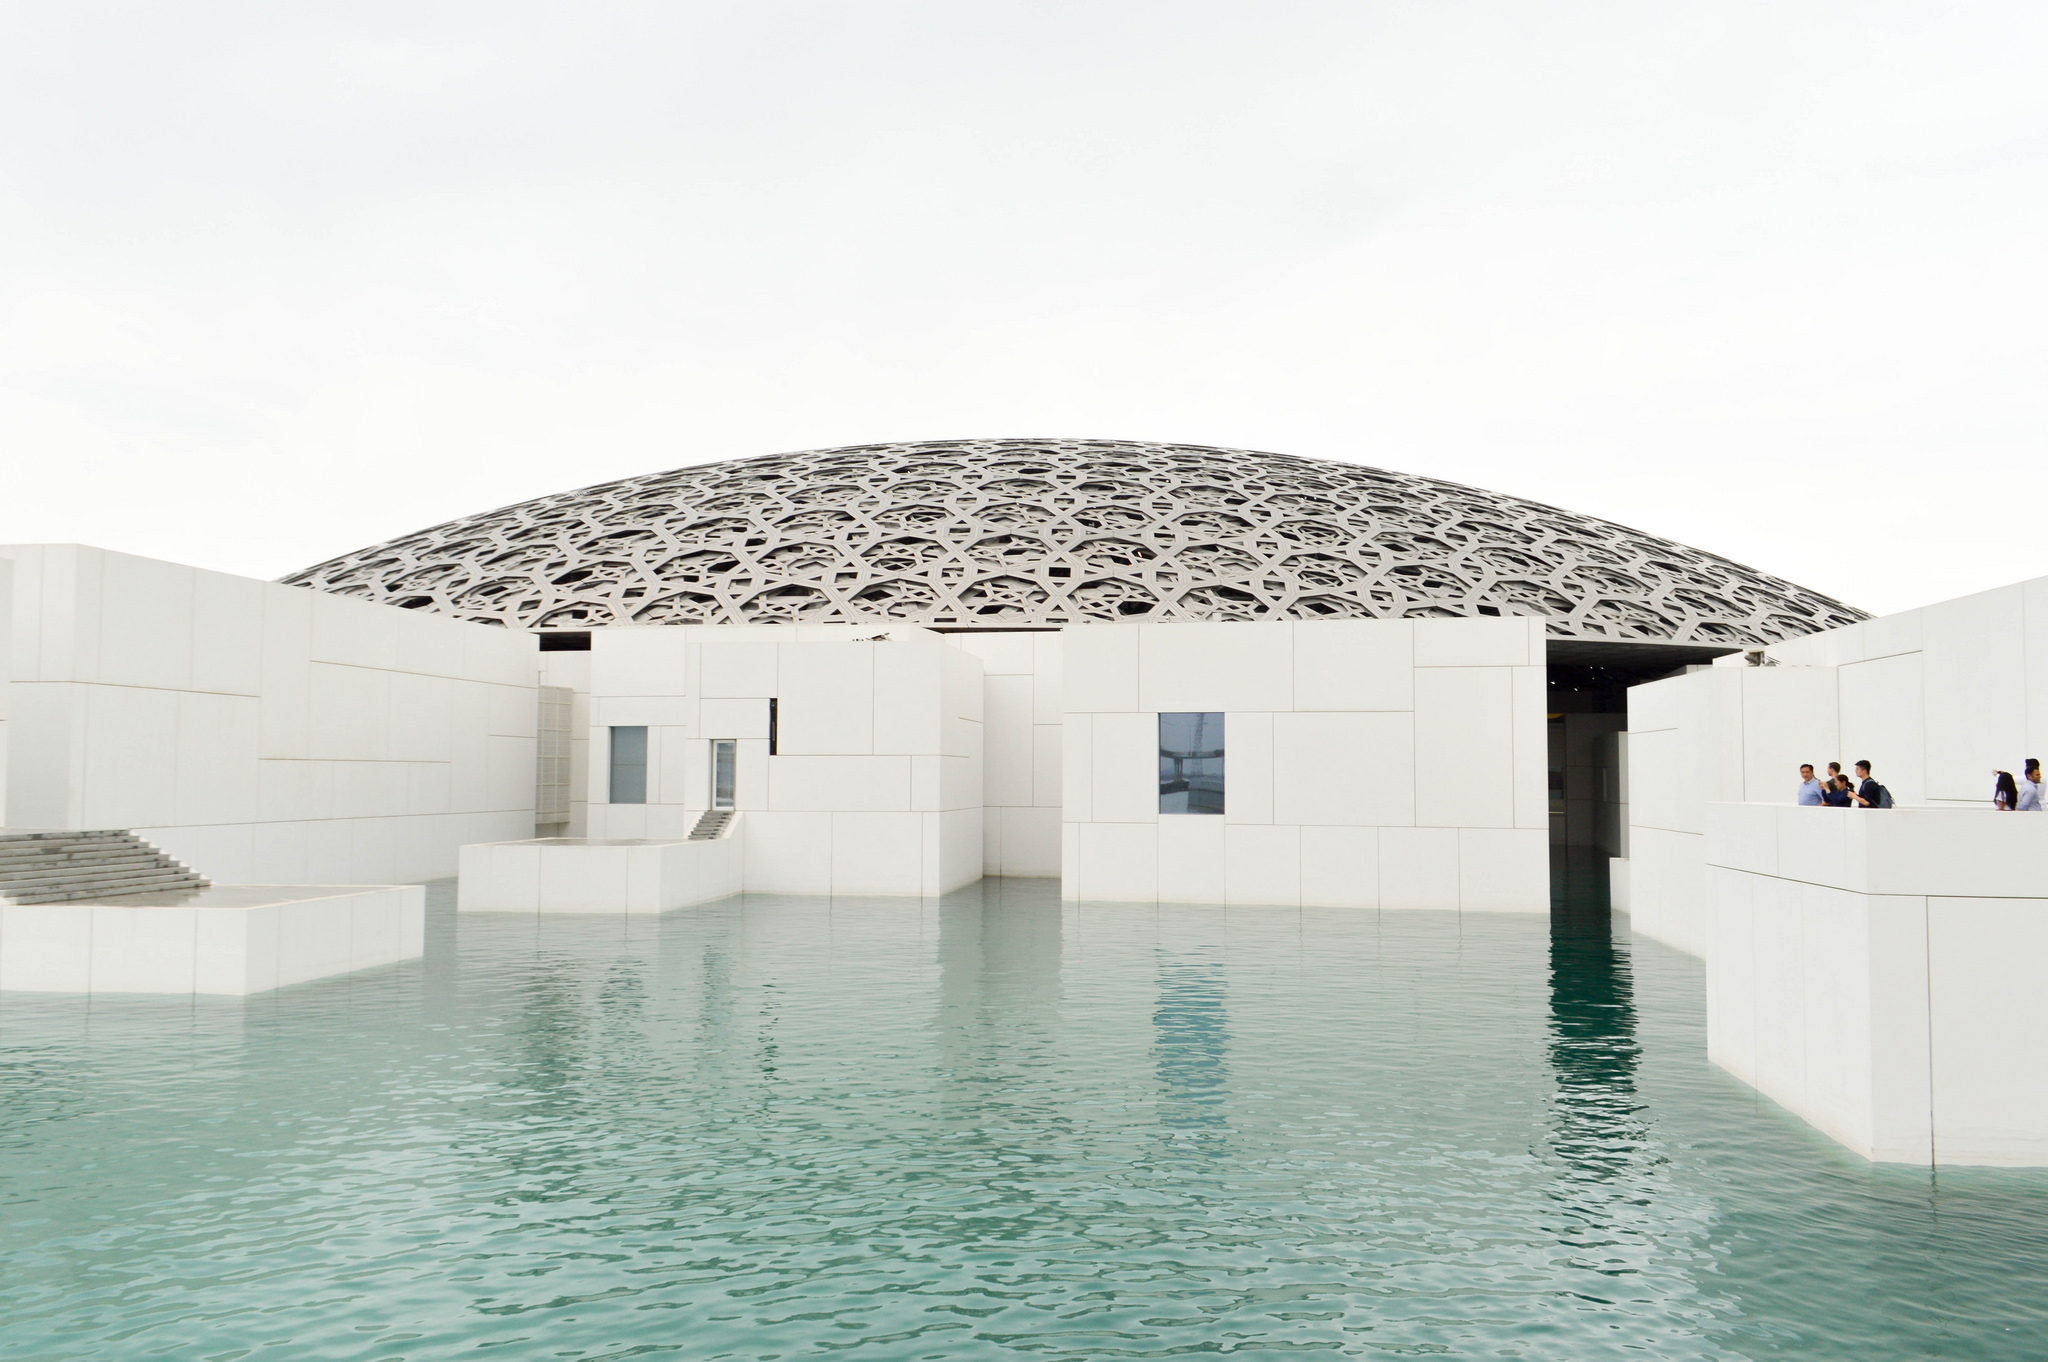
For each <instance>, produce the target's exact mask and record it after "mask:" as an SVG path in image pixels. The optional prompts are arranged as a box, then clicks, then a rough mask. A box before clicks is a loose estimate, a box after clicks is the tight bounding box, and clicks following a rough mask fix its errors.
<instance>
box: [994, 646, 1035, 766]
mask: <svg viewBox="0 0 2048 1362" xmlns="http://www.w3.org/2000/svg"><path fill="white" fill-rule="evenodd" d="M1028 655H1029V650H1028V649H1027V650H1026V656H1027V657H1028ZM984 697H985V698H984V708H983V715H984V720H983V722H984V728H983V739H984V741H985V743H986V744H987V746H986V749H985V758H984V760H985V762H986V765H985V766H984V768H983V770H984V772H985V777H984V779H985V781H986V789H985V792H984V797H985V799H986V802H987V803H989V804H990V805H1003V804H1013V805H1026V804H1030V803H1031V802H1032V762H1033V756H1034V746H1035V735H1034V733H1033V729H1032V723H1031V678H1030V677H1029V676H990V677H989V678H988V680H987V683H986V687H985V690H984Z"/></svg>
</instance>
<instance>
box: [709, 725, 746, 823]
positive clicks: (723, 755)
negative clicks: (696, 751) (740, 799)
mask: <svg viewBox="0 0 2048 1362" xmlns="http://www.w3.org/2000/svg"><path fill="white" fill-rule="evenodd" d="M739 749H740V745H739V744H738V743H737V742H734V741H733V740H732V739H731V738H717V739H714V740H713V741H712V743H711V807H712V808H714V809H729V808H731V807H732V806H733V804H732V790H733V768H734V767H736V766H738V765H739Z"/></svg>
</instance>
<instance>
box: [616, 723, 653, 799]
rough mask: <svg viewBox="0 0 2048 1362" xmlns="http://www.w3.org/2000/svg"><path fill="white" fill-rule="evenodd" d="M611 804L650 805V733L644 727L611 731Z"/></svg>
mask: <svg viewBox="0 0 2048 1362" xmlns="http://www.w3.org/2000/svg"><path fill="white" fill-rule="evenodd" d="M611 802H612V803H614V804H645V803H646V802H647V729H646V728H645V727H644V726H636V727H633V728H614V729H613V730H612V790H611Z"/></svg>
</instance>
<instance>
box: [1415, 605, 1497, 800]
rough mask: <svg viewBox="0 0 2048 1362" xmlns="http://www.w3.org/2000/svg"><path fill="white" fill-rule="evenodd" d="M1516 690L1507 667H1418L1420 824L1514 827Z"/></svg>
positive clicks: (1416, 675) (1417, 721)
mask: <svg viewBox="0 0 2048 1362" xmlns="http://www.w3.org/2000/svg"><path fill="white" fill-rule="evenodd" d="M1434 622H1435V621H1425V622H1424V623H1426V624H1427V623H1434ZM1444 622H1445V623H1454V622H1455V621H1444ZM1514 695H1515V688H1514V674H1513V672H1511V671H1509V670H1508V669H1507V668H1505V667H1426V668H1421V669H1418V670H1417V671H1416V673H1415V821H1416V822H1417V823H1418V824H1422V825H1424V826H1429V827H1492V828H1512V827H1513V826H1515V786H1514V774H1515V770H1514V763H1515V713H1514Z"/></svg>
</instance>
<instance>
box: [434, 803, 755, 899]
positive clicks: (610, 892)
mask: <svg viewBox="0 0 2048 1362" xmlns="http://www.w3.org/2000/svg"><path fill="white" fill-rule="evenodd" d="M742 818H744V815H742ZM744 835H745V828H744V825H743V824H741V825H737V826H735V827H734V828H733V829H732V830H731V831H730V832H729V833H728V834H727V835H726V836H724V837H720V838H715V839H709V840H706V841H701V842H691V841H687V840H675V841H654V840H637V839H610V840H606V839H592V840H586V839H583V838H571V837H555V838H542V839H538V840H531V841H524V842H487V843H484V844H482V845H479V846H466V847H464V848H463V849H462V857H461V861H462V872H461V878H460V880H459V881H458V882H457V884H456V889H455V907H456V910H457V911H458V912H465V913H479V912H481V913H665V912H668V911H669V910H670V909H672V908H687V907H689V906H690V905H691V904H693V903H709V902H710V901H711V900H713V899H722V898H725V897H727V896H728V895H731V894H737V893H739V892H740V890H741V888H742V878H741V876H742V870H743V867H744V861H745V852H744V849H743V848H744V843H743V841H742V838H743V836H744Z"/></svg>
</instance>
